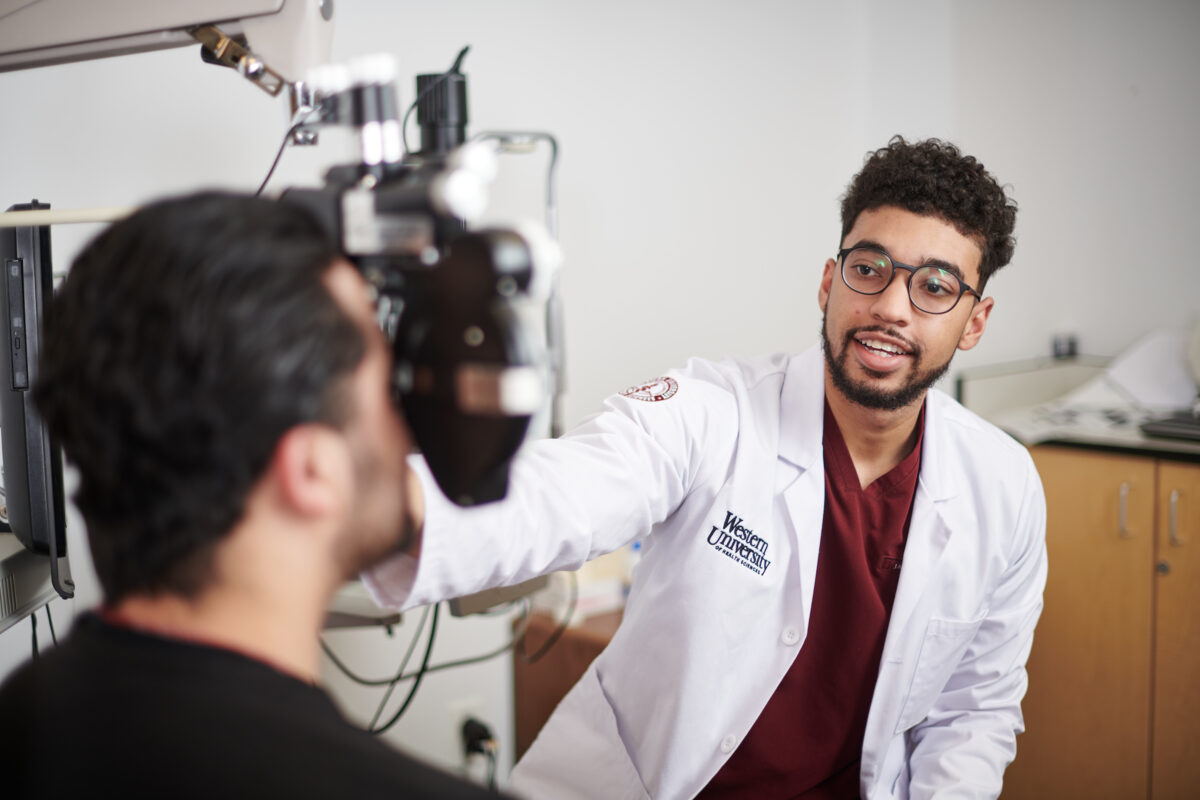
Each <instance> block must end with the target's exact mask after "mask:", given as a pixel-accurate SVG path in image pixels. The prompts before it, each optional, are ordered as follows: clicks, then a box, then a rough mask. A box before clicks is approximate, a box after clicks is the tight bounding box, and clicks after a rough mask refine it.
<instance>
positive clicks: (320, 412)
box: [34, 192, 365, 603]
mask: <svg viewBox="0 0 1200 800" xmlns="http://www.w3.org/2000/svg"><path fill="white" fill-rule="evenodd" d="M337 257H338V252H337V250H336V248H335V247H334V246H333V244H332V243H331V242H330V241H329V239H328V237H327V236H326V235H325V233H324V232H323V230H322V229H321V227H320V225H319V223H318V222H317V221H316V220H315V219H314V218H313V217H312V216H311V215H310V214H309V213H308V212H307V211H305V210H303V209H300V208H298V207H295V206H291V205H288V204H286V203H284V202H276V201H270V200H265V199H259V198H253V197H246V196H241V195H235V194H227V193H217V192H206V193H200V194H195V195H190V196H186V197H179V198H172V199H167V200H163V201H159V202H156V203H153V204H150V205H148V206H146V207H144V208H142V209H141V210H139V211H137V212H136V213H135V214H133V215H132V216H130V217H129V218H127V219H125V220H122V221H120V222H118V223H116V224H114V225H112V226H111V227H109V228H108V229H106V230H105V231H104V232H102V233H101V234H100V235H99V236H98V237H97V238H96V239H95V240H94V241H92V242H91V243H90V244H89V245H88V246H87V247H86V248H85V249H84V251H83V252H82V253H81V254H80V255H79V257H78V258H77V259H76V261H75V263H74V265H73V267H72V269H71V271H70V274H69V275H68V277H67V278H66V280H65V281H64V282H63V285H62V286H61V287H60V289H59V291H58V292H57V293H56V295H55V297H54V298H53V300H52V302H51V303H50V306H49V308H48V310H47V313H46V334H45V343H44V347H43V351H42V357H41V361H40V362H39V363H40V375H39V377H38V381H37V384H36V386H35V389H34V396H35V401H36V403H37V406H38V409H39V411H40V413H41V415H42V417H43V419H44V420H45V422H46V424H47V427H48V428H49V431H50V434H51V436H52V437H54V438H55V439H56V440H57V441H58V443H59V444H61V446H62V448H63V452H64V453H65V454H66V456H67V458H68V459H69V460H70V461H71V462H72V463H74V464H75V466H76V467H77V468H78V470H79V476H80V479H79V487H78V490H77V492H76V494H75V502H76V505H77V506H78V507H79V510H80V512H81V513H82V515H83V518H84V520H85V522H86V523H87V528H88V536H89V541H90V546H91V550H92V555H93V558H94V561H95V567H96V573H97V576H98V577H99V579H100V583H101V585H102V587H103V589H104V592H105V595H106V598H107V600H108V602H110V603H111V602H116V601H118V600H120V599H121V598H123V597H126V596H128V595H130V594H134V593H146V594H159V593H168V592H169V593H174V594H180V595H183V596H194V595H195V594H196V593H197V592H198V591H200V590H201V589H202V588H203V587H204V586H205V585H206V583H207V582H208V581H209V579H210V577H211V563H212V552H213V548H214V545H215V544H216V543H217V542H218V541H219V540H220V539H221V538H222V537H223V536H224V535H225V534H226V533H228V532H229V530H230V529H231V528H232V527H233V526H234V524H235V523H236V521H237V520H238V519H239V517H241V515H242V513H243V511H244V506H245V501H246V498H247V495H248V493H249V491H250V489H251V487H252V486H253V485H254V484H255V483H256V482H257V480H258V479H259V478H260V477H261V474H262V473H263V471H264V469H265V468H266V465H267V463H268V462H269V459H270V457H271V454H272V452H273V451H274V449H275V446H276V444H277V443H278V441H279V439H280V438H281V437H282V435H283V434H284V433H285V432H286V431H287V430H288V429H289V428H291V427H293V426H295V425H297V424H299V423H302V422H309V421H321V422H327V423H329V424H331V425H341V424H343V423H344V422H345V419H346V416H347V414H348V411H347V410H346V403H345V398H344V397H343V395H344V393H345V385H346V380H345V378H346V377H347V376H349V374H350V373H351V372H352V371H353V370H354V368H355V367H356V366H357V364H358V363H359V362H360V361H361V359H362V357H363V354H364V353H365V341H364V340H363V337H362V333H361V331H360V330H359V328H358V327H357V326H356V324H355V323H354V321H353V320H352V319H351V318H350V317H349V316H347V315H346V314H345V312H344V311H343V310H342V309H341V307H340V306H339V305H338V304H337V302H336V301H335V299H334V298H333V296H332V295H331V294H330V293H329V291H328V289H327V288H326V286H325V283H324V275H325V273H326V271H327V270H328V268H329V267H330V266H331V265H332V264H333V262H334V260H335V259H336V258H337Z"/></svg>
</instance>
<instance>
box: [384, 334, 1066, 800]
mask: <svg viewBox="0 0 1200 800" xmlns="http://www.w3.org/2000/svg"><path fill="white" fill-rule="evenodd" d="M823 369H824V366H823V356H822V353H821V351H820V349H819V348H814V349H812V350H809V351H808V352H805V353H803V354H801V355H797V356H790V357H789V356H777V357H773V358H767V359H759V360H752V361H727V362H721V363H714V362H709V361H702V360H693V361H691V362H689V363H688V365H687V366H686V367H685V368H684V369H682V370H679V371H676V372H671V373H669V375H670V377H672V378H673V379H674V380H675V381H676V382H677V383H678V387H679V388H678V391H677V392H676V393H675V395H674V396H672V397H671V398H669V399H667V400H662V401H658V402H647V401H642V400H637V399H630V398H625V397H621V396H615V397H613V398H610V399H609V400H608V401H607V402H606V403H605V407H604V409H603V411H602V412H601V413H599V414H597V415H595V416H593V417H592V418H590V419H589V420H587V421H585V422H584V423H583V424H582V425H580V426H579V427H578V428H577V429H575V430H574V431H572V432H571V433H569V434H568V435H566V436H565V437H563V438H562V439H559V440H547V441H542V442H537V443H534V444H533V445H531V446H530V447H529V448H528V449H527V450H526V451H525V452H524V453H523V454H522V456H521V457H519V458H518V459H517V460H516V462H515V463H514V467H513V472H512V485H511V489H510V494H509V497H508V498H507V499H506V500H505V501H503V502H501V503H496V504H492V505H489V506H483V507H479V508H476V509H471V510H462V509H458V508H456V507H454V506H452V505H451V504H450V503H448V502H446V501H445V500H444V499H443V498H442V497H441V495H440V493H439V492H438V491H437V489H436V488H435V487H434V485H433V483H432V481H431V480H430V479H429V477H428V475H427V474H424V475H423V480H424V482H425V488H426V495H427V519H426V528H425V536H424V541H423V544H422V549H421V555H420V561H419V564H418V563H417V562H415V561H414V560H413V559H411V558H409V557H407V556H404V557H399V558H395V559H392V560H391V561H389V562H387V563H385V564H383V565H381V566H379V567H377V568H376V569H375V570H374V571H373V572H372V573H371V574H370V575H368V576H366V578H367V583H368V585H369V586H370V587H371V588H372V590H373V592H374V593H375V594H376V597H377V599H379V600H380V601H381V602H383V603H385V604H389V605H395V606H398V607H411V606H414V605H418V604H423V603H428V602H432V601H436V600H439V599H443V598H447V597H452V596H457V595H463V594H469V593H472V592H475V591H478V590H480V589H483V588H485V587H489V586H495V585H500V584H510V583H517V582H520V581H523V580H526V579H528V578H530V577H533V576H535V575H539V574H542V573H546V572H550V571H553V570H574V569H577V568H578V567H579V566H580V565H582V564H583V563H584V562H585V561H587V560H588V559H590V558H593V557H595V556H597V555H600V554H602V553H605V552H609V551H612V550H614V549H616V548H618V547H620V546H621V545H623V544H625V543H626V542H629V541H631V540H633V539H635V538H637V537H639V536H640V537H644V546H643V556H642V559H641V562H640V563H639V565H638V567H637V569H636V570H635V575H634V581H633V586H632V589H631V591H630V595H629V600H628V604H627V606H626V610H625V617H624V621H623V623H622V625H621V627H620V629H619V630H618V631H617V633H616V635H615V636H614V637H613V639H612V641H611V643H610V644H609V646H608V647H607V648H606V649H605V650H604V652H603V653H601V654H600V656H599V657H598V658H597V659H596V661H595V662H594V663H593V664H592V666H591V667H590V668H589V669H588V670H587V673H586V674H585V675H584V677H583V678H582V679H581V680H580V681H579V683H578V684H577V685H576V686H575V687H574V688H573V689H572V690H571V692H570V693H568V695H567V696H566V698H565V699H564V700H563V701H562V703H561V704H560V705H559V707H558V708H557V709H556V710H555V712H554V714H553V716H552V717H551V718H550V720H549V722H548V723H547V724H546V726H545V728H543V730H542V732H541V734H540V735H539V736H538V738H537V740H536V741H535V742H534V744H533V746H532V747H531V748H530V750H529V752H528V753H527V754H526V755H525V757H524V758H523V759H522V760H521V762H520V763H519V764H518V765H517V767H516V768H515V769H514V771H513V774H512V784H511V786H512V789H513V791H515V792H517V793H518V794H524V795H526V796H528V797H531V798H538V800H541V799H542V798H544V799H545V800H571V798H605V800H608V798H622V799H623V798H647V797H650V798H656V800H675V799H676V798H690V797H692V796H694V795H695V794H696V793H697V792H699V791H700V789H702V788H703V787H704V786H705V785H706V783H707V782H708V781H709V780H710V779H711V778H712V776H713V775H715V774H716V772H717V770H718V769H719V768H720V767H721V765H722V764H723V763H724V762H725V760H726V759H727V758H728V756H729V754H730V753H731V752H732V751H733V750H734V749H735V748H736V747H737V745H738V743H739V742H741V740H742V738H743V737H744V736H745V735H746V733H747V732H748V731H749V730H750V727H751V726H752V725H753V724H754V721H755V720H756V719H757V717H758V715H759V712H760V711H761V710H762V708H763V706H764V705H765V704H766V703H767V701H768V699H770V697H771V694H772V693H773V692H774V690H775V687H776V686H777V685H778V684H779V682H780V680H781V679H782V678H783V676H784V674H785V673H786V672H787V670H788V668H789V667H790V666H791V664H792V661H793V660H794V659H795V657H796V654H797V652H798V651H799V648H800V647H801V646H803V644H804V638H805V632H806V630H807V627H808V620H809V613H810V610H811V605H812V596H813V581H814V577H815V575H816V569H817V557H818V550H819V545H820V541H821V525H822V517H823V513H824V493H825V483H824V467H823V458H822V447H821V441H822V426H823V401H824V383H823ZM729 514H732V515H733V516H734V517H737V518H740V520H741V523H740V524H741V525H742V528H743V530H742V532H741V533H742V534H743V536H740V537H738V539H737V542H730V541H729V540H726V542H725V544H726V545H730V547H726V548H725V550H722V549H719V548H718V547H717V546H714V544H713V543H710V537H712V539H713V541H714V542H716V541H719V540H720V531H722V530H726V521H727V515H729ZM714 526H716V528H717V529H718V530H717V532H716V535H715V536H714V535H713V534H714V531H713V528H714ZM732 527H734V528H735V527H736V526H732ZM746 531H752V534H746ZM751 535H753V536H757V537H759V539H761V540H762V541H763V542H765V546H764V545H763V544H762V543H755V542H754V540H753V539H751V538H749V537H750V536H751ZM747 542H750V543H752V544H754V545H755V546H754V547H751V549H750V550H749V551H748V550H745V549H742V550H741V551H740V552H739V551H738V550H737V549H736V548H737V547H738V546H739V543H740V544H742V545H744V544H746V543H747ZM730 550H733V555H730V554H729V551H730ZM751 551H753V552H751ZM755 553H757V555H755ZM764 561H767V562H769V564H766V565H765V566H764V564H763V562H764ZM1045 577H1046V554H1045V503H1044V499H1043V495H1042V488H1041V483H1040V481H1039V479H1038V476H1037V473H1036V471H1035V470H1034V467H1033V463H1032V460H1031V459H1030V457H1029V455H1028V453H1027V452H1026V451H1025V449H1024V448H1022V447H1021V446H1020V445H1018V444H1017V443H1016V442H1015V441H1014V440H1012V439H1011V438H1010V437H1008V436H1007V435H1005V434H1004V433H1002V432H1001V431H999V430H998V429H996V428H995V427H993V426H991V425H989V424H988V423H986V422H984V421H983V420H981V419H980V418H978V417H977V416H975V415H974V414H972V413H970V412H968V411H966V410H965V409H963V408H962V407H961V406H959V405H958V404H957V403H955V402H954V401H953V400H951V399H950V398H949V397H947V396H946V395H944V394H942V393H941V392H938V391H931V392H930V393H929V395H928V401H927V405H926V413H925V432H924V442H923V454H922V459H921V474H920V478H919V481H918V485H917V491H916V496H915V499H914V502H913V509H912V520H911V523H910V526H909V531H908V539H907V544H906V546H905V550H904V556H903V566H902V568H901V574H900V582H899V587H898V589H897V592H896V598H895V603H894V606H893V609H892V616H891V620H890V624H889V626H888V632H887V637H886V641H885V644H884V649H883V657H882V661H881V663H880V668H879V677H878V680H877V683H876V686H875V693H874V697H873V698H872V701H871V708H870V713H869V716H868V718H867V726H866V734H865V737H864V741H863V755H862V768H861V777H860V785H861V792H862V796H863V797H864V798H869V799H870V800H876V799H877V798H891V797H897V798H908V797H912V798H917V797H930V796H934V795H936V796H938V797H955V798H966V797H970V798H977V797H995V796H997V795H998V794H999V792H1000V782H1001V775H1002V773H1003V771H1004V768H1005V766H1006V765H1007V764H1008V763H1009V762H1010V761H1011V760H1012V758H1013V755H1014V752H1015V738H1016V734H1017V733H1018V732H1020V731H1021V730H1022V729H1023V725H1022V718H1021V711H1020V701H1021V698H1022V696H1023V695H1024V693H1025V687H1026V674H1025V660H1026V658H1027V656H1028V654H1029V649H1030V644H1031V642H1032V638H1033V629H1034V625H1035V623H1036V622H1037V618H1038V615H1039V613H1040V611H1041V608H1042V589H1043V586H1044V583H1045ZM796 713H797V714H803V713H804V709H803V708H798V709H797V710H796ZM796 758H797V759H803V758H804V753H800V752H798V753H796Z"/></svg>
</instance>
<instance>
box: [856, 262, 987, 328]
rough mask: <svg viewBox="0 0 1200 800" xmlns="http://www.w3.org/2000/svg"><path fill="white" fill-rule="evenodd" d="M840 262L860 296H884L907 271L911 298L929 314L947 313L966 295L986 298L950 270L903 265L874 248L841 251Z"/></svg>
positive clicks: (980, 298)
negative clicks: (894, 280) (885, 291)
mask: <svg viewBox="0 0 1200 800" xmlns="http://www.w3.org/2000/svg"><path fill="white" fill-rule="evenodd" d="M838 260H839V261H841V262H842V282H843V283H845V284H846V285H847V286H849V287H850V288H851V289H853V290H854V291H856V292H858V293H859V294H881V293H882V292H883V290H884V289H886V288H888V287H889V286H891V285H892V279H893V278H895V277H896V273H897V271H898V270H904V271H906V272H908V273H909V278H908V299H909V300H910V301H911V302H912V304H913V305H914V306H916V307H917V308H918V309H919V310H921V311H924V312H925V313H926V314H945V313H946V312H947V311H950V310H951V309H953V308H954V307H955V306H956V305H958V301H959V299H960V298H962V296H963V295H964V294H967V293H970V294H973V295H975V299H977V300H982V299H983V298H982V297H981V296H980V294H979V292H977V291H975V290H974V289H972V288H971V287H970V286H968V285H967V284H965V283H963V281H962V280H960V279H959V277H958V276H957V275H955V274H954V273H953V272H951V271H950V270H948V269H945V268H943V267H937V266H933V265H927V266H924V267H913V266H910V265H908V264H901V263H900V262H898V261H893V260H892V257H891V256H889V255H888V254H887V253H885V252H883V251H882V250H878V249H876V248H874V247H849V248H846V249H845V250H840V251H838Z"/></svg>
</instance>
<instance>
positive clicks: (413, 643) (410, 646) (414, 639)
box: [367, 606, 429, 729]
mask: <svg viewBox="0 0 1200 800" xmlns="http://www.w3.org/2000/svg"><path fill="white" fill-rule="evenodd" d="M427 619H429V606H425V613H423V614H422V615H421V621H420V622H418V623H417V630H416V633H414V634H413V636H412V641H410V642H409V643H408V651H407V652H406V653H405V654H404V658H403V659H401V660H400V668H399V669H397V670H396V678H395V680H393V681H392V682H391V683H390V684H388V689H387V691H386V692H384V695H383V699H382V700H380V701H379V705H378V706H376V708H375V716H373V717H371V723H370V724H369V725H367V728H368V729H370V728H374V727H375V723H376V722H378V721H379V717H380V716H381V715H382V714H383V709H384V707H385V706H387V701H388V700H390V699H391V697H392V692H393V691H395V689H396V686H397V685H398V684H399V683H400V676H401V675H403V674H404V668H405V667H407V666H408V660H409V659H410V658H412V654H413V652H414V651H415V650H416V649H417V639H419V638H421V631H422V630H424V628H425V620H427Z"/></svg>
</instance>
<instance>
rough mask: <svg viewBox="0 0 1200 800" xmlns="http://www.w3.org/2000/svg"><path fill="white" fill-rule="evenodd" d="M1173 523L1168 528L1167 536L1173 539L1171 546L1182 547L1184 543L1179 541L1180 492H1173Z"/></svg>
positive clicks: (1171, 506) (1171, 504) (1171, 505)
mask: <svg viewBox="0 0 1200 800" xmlns="http://www.w3.org/2000/svg"><path fill="white" fill-rule="evenodd" d="M1170 508H1171V515H1170V516H1171V522H1170V525H1169V527H1168V528H1167V535H1168V536H1169V537H1170V538H1171V544H1172V545H1173V546H1175V547H1182V546H1183V542H1182V541H1180V539H1179V490H1178V489H1172V490H1171V499H1170Z"/></svg>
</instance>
